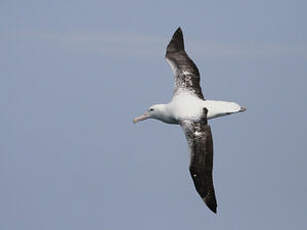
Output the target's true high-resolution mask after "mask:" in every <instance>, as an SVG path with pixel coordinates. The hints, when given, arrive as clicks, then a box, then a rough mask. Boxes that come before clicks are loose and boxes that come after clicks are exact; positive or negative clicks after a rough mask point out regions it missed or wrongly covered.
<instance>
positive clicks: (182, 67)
mask: <svg viewBox="0 0 307 230" xmlns="http://www.w3.org/2000/svg"><path fill="white" fill-rule="evenodd" d="M165 57H166V60H167V62H168V63H169V64H170V66H171V68H172V70H173V72H174V75H175V90H174V95H176V94H178V93H181V92H182V90H184V91H187V90H188V91H189V92H191V93H193V94H195V95H196V96H197V97H199V98H201V99H204V96H203V94H202V91H201V87H200V85H199V81H200V77H199V71H198V69H197V66H196V65H195V64H194V62H193V61H192V60H191V59H190V58H189V56H188V55H187V53H186V52H185V50H184V42H183V34H182V31H181V29H180V27H179V28H178V29H177V30H176V32H175V33H174V35H173V37H172V40H171V41H170V43H169V44H168V46H167V49H166V55H165Z"/></svg>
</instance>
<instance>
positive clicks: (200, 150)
mask: <svg viewBox="0 0 307 230" xmlns="http://www.w3.org/2000/svg"><path fill="white" fill-rule="evenodd" d="M165 58H166V61H167V62H168V63H169V65H170V66H171V69H172V71H173V73H174V77H175V89H174V92H173V97H172V99H171V101H170V102H169V103H168V104H157V105H152V106H150V107H149V109H148V110H147V111H146V112H145V113H144V114H143V115H141V116H139V117H136V118H135V119H134V120H133V122H134V123H137V122H139V121H143V120H146V119H149V118H152V119H157V120H160V121H162V122H165V123H168V124H177V125H180V126H181V127H182V128H183V131H184V134H185V137H186V139H187V142H188V145H189V148H190V152H191V160H190V167H189V169H190V173H191V176H192V179H193V182H194V185H195V188H196V190H197V192H198V193H199V195H200V196H201V198H202V199H203V201H204V202H205V203H206V205H207V206H208V208H209V209H210V210H211V211H213V212H214V213H216V208H217V202H216V198H215V191H214V185H213V177H212V169H213V141H212V134H211V128H210V126H209V125H208V120H209V119H213V118H216V117H221V116H226V115H230V114H234V113H239V112H244V111H245V110H246V108H245V107H243V106H240V105H238V104H237V103H234V102H227V101H216V100H206V99H205V98H204V96H203V93H202V90H201V87H200V74H199V71H198V68H197V66H196V65H195V64H194V62H193V61H192V60H191V59H190V57H189V56H188V55H187V53H186V52H185V49H184V41H183V34H182V30H181V28H180V27H179V28H178V29H177V30H176V32H175V33H174V35H173V37H172V39H171V41H170V42H169V44H168V46H167V49H166V55H165Z"/></svg>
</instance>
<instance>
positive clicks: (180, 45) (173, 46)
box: [166, 26, 184, 53]
mask: <svg viewBox="0 0 307 230" xmlns="http://www.w3.org/2000/svg"><path fill="white" fill-rule="evenodd" d="M181 50H184V42H183V33H182V30H181V27H180V26H179V27H178V28H177V30H176V31H175V33H174V34H173V37H172V39H171V41H170V42H169V44H168V46H167V49H166V52H167V53H169V52H178V51H181Z"/></svg>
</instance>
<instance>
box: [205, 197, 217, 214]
mask: <svg viewBox="0 0 307 230" xmlns="http://www.w3.org/2000/svg"><path fill="white" fill-rule="evenodd" d="M203 200H204V202H205V203H206V205H207V207H208V208H209V209H210V210H211V211H212V212H214V213H215V214H216V208H217V204H216V200H215V199H208V197H207V196H206V197H204V198H203Z"/></svg>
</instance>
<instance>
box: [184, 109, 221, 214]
mask: <svg viewBox="0 0 307 230" xmlns="http://www.w3.org/2000/svg"><path fill="white" fill-rule="evenodd" d="M207 112H208V110H207V109H206V108H204V115H203V117H202V119H201V120H200V121H199V122H192V121H183V122H181V126H182V128H183V130H184V134H185V136H186V138H187V141H188V144H189V147H190V150H191V162H190V173H191V176H192V178H193V181H194V185H195V188H196V190H197V192H198V193H199V195H200V196H201V198H202V199H203V200H204V202H205V203H206V204H207V206H208V207H209V209H210V210H211V211H213V212H214V213H216V207H217V203H216V198H215V192H214V185H213V177H212V169H213V141H212V134H211V128H210V126H209V125H208V124H207Z"/></svg>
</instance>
